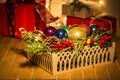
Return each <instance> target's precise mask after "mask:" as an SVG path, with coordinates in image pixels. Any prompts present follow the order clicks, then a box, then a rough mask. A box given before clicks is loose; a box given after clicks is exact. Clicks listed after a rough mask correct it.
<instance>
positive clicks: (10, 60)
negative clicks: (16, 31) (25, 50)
mask: <svg viewBox="0 0 120 80" xmlns="http://www.w3.org/2000/svg"><path fill="white" fill-rule="evenodd" d="M13 40H14V41H13V43H11V44H12V45H11V46H10V48H9V49H8V51H7V52H6V54H7V55H5V56H4V58H3V59H2V62H1V71H2V77H3V78H6V76H7V75H8V73H9V72H10V69H11V68H12V65H13V64H14V60H15V58H16V55H17V54H16V52H14V50H13V48H15V47H16V48H17V47H18V45H19V44H17V43H18V42H17V40H16V39H13ZM15 45H16V46H15Z"/></svg>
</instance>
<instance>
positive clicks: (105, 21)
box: [66, 16, 116, 33]
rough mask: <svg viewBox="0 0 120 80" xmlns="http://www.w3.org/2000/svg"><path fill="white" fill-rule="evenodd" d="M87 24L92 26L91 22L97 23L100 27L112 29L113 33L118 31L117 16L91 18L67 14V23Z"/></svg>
mask: <svg viewBox="0 0 120 80" xmlns="http://www.w3.org/2000/svg"><path fill="white" fill-rule="evenodd" d="M80 23H83V24H86V25H88V26H90V25H91V24H97V25H98V26H99V27H101V28H102V27H105V28H106V29H107V30H110V29H112V31H113V33H116V19H115V18H105V17H102V19H91V18H86V19H82V18H76V17H71V16H67V21H66V25H68V26H69V25H74V24H80Z"/></svg>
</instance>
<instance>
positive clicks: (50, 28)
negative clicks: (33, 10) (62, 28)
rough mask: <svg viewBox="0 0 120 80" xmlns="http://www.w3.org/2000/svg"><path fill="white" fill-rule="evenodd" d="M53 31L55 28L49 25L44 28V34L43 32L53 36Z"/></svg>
mask: <svg viewBox="0 0 120 80" xmlns="http://www.w3.org/2000/svg"><path fill="white" fill-rule="evenodd" d="M55 31H56V29H55V28H54V27H52V26H49V27H47V28H45V30H44V34H45V35H46V36H53V35H54V33H55Z"/></svg>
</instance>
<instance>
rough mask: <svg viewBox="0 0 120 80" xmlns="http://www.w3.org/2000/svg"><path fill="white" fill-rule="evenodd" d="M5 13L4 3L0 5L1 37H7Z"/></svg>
mask: <svg viewBox="0 0 120 80" xmlns="http://www.w3.org/2000/svg"><path fill="white" fill-rule="evenodd" d="M6 18H7V16H6V11H5V3H1V4H0V28H1V29H0V30H1V35H2V36H8V28H7V22H6Z"/></svg>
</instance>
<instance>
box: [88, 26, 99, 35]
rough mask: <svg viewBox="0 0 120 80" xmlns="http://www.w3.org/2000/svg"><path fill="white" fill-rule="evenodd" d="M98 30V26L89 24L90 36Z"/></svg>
mask: <svg viewBox="0 0 120 80" xmlns="http://www.w3.org/2000/svg"><path fill="white" fill-rule="evenodd" d="M98 28H99V26H98V25H97V24H91V25H90V34H92V33H94V32H95V31H96V30H97V29H98Z"/></svg>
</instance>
